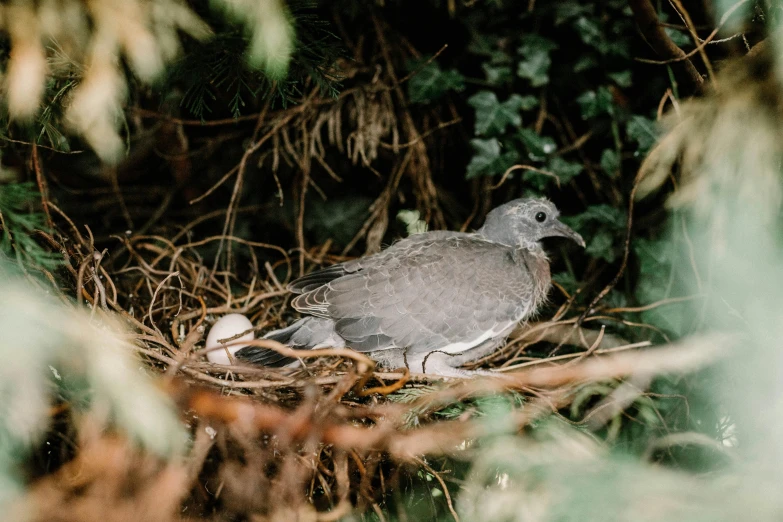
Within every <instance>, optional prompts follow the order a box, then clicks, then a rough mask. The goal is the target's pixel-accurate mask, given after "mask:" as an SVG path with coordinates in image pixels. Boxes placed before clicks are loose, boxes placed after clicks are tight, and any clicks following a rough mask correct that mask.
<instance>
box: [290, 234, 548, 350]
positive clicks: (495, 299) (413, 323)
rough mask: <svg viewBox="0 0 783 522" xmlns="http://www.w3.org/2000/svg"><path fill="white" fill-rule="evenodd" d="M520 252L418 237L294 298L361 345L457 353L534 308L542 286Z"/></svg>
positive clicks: (468, 240)
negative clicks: (419, 238) (392, 251)
mask: <svg viewBox="0 0 783 522" xmlns="http://www.w3.org/2000/svg"><path fill="white" fill-rule="evenodd" d="M386 252H389V251H388V250H387V251H386ZM517 252H518V251H514V250H512V249H510V248H508V247H505V246H503V245H499V244H496V243H491V242H488V241H485V240H482V239H480V238H476V237H474V236H464V235H462V236H460V235H456V236H448V237H442V238H436V239H431V240H421V241H418V242H414V243H412V244H410V245H409V246H408V247H407V248H405V249H404V250H403V249H401V250H400V251H398V252H397V253H396V254H391V253H390V254H389V255H387V256H385V257H384V258H383V259H376V260H374V261H373V262H372V263H370V264H369V266H366V267H364V268H362V269H360V270H357V271H354V272H352V273H347V274H345V275H343V276H342V277H338V278H336V279H334V280H332V281H330V282H329V283H327V284H325V285H323V286H320V287H318V288H316V289H315V290H312V291H311V292H308V293H305V294H304V295H301V296H298V297H297V298H296V299H294V301H293V303H292V304H293V306H294V307H295V308H296V309H297V310H299V311H302V312H305V313H309V314H313V315H317V316H321V317H328V318H331V319H333V320H334V321H335V323H336V324H335V330H336V332H337V333H338V334H339V335H340V336H341V337H343V338H344V339H345V340H346V344H347V345H348V346H350V347H351V348H354V349H355V350H358V351H374V350H379V349H386V348H394V347H399V348H408V350H409V353H414V354H415V353H424V352H428V351H432V350H445V351H449V350H453V351H454V352H455V353H457V352H459V351H462V350H464V349H468V348H470V347H472V346H474V345H475V344H478V343H479V342H481V341H483V340H486V339H487V338H489V337H494V336H497V335H499V334H500V333H501V332H503V331H505V330H507V329H508V328H509V327H510V326H511V325H513V324H514V323H515V322H516V321H518V320H520V319H521V318H523V317H525V316H527V315H529V314H530V313H531V312H532V311H533V309H534V307H535V305H536V302H537V301H538V300H539V298H538V296H537V295H536V292H537V288H538V287H539V285H537V284H536V281H535V280H534V277H535V276H534V274H532V273H531V271H530V269H529V268H528V263H527V262H526V261H525V259H523V256H520V255H518V254H517ZM547 284H548V282H547ZM487 336H489V337H487Z"/></svg>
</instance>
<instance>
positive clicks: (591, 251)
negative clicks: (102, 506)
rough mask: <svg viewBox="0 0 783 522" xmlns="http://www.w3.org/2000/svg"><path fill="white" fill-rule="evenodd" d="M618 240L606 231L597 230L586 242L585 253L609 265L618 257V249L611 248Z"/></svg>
mask: <svg viewBox="0 0 783 522" xmlns="http://www.w3.org/2000/svg"><path fill="white" fill-rule="evenodd" d="M618 239H620V238H619V237H617V236H616V235H615V234H612V233H611V232H609V231H607V230H603V229H601V230H598V231H597V232H596V233H594V234H593V235H592V236H591V237H590V239H589V240H588V241H587V247H586V248H585V252H586V253H587V254H588V255H589V256H592V257H594V258H596V259H604V260H605V261H606V262H608V263H611V262H612V261H614V260H615V259H617V257H618V256H619V251H618V249H615V248H612V245H613V244H614V242H615V241H617V240H618Z"/></svg>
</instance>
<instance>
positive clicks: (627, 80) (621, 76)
mask: <svg viewBox="0 0 783 522" xmlns="http://www.w3.org/2000/svg"><path fill="white" fill-rule="evenodd" d="M608 76H609V78H611V79H612V81H613V82H614V83H616V84H617V85H619V86H620V87H630V86H631V84H632V80H631V71H630V70H625V71H620V72H614V73H609V75H608Z"/></svg>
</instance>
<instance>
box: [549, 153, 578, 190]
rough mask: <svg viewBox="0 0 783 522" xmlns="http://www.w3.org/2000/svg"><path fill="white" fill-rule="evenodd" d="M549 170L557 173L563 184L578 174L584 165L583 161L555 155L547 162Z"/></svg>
mask: <svg viewBox="0 0 783 522" xmlns="http://www.w3.org/2000/svg"><path fill="white" fill-rule="evenodd" d="M547 170H549V171H550V172H552V173H554V174H556V175H557V177H558V179H559V180H560V183H561V184H566V183H568V182H569V181H571V180H572V179H574V178H575V177H576V176H578V175H579V174H580V173H581V172H582V170H584V166H583V165H582V164H581V163H576V162H573V161H567V160H564V159H563V158H561V157H560V156H553V157H552V158H550V160H549V163H548V164H547Z"/></svg>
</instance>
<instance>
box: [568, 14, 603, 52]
mask: <svg viewBox="0 0 783 522" xmlns="http://www.w3.org/2000/svg"><path fill="white" fill-rule="evenodd" d="M574 29H575V30H576V32H577V33H579V38H580V39H581V40H582V41H583V42H584V43H586V44H587V45H589V46H590V47H592V48H593V49H595V50H597V51H598V52H599V53H601V54H606V53H607V51H608V50H609V49H608V47H607V45H606V39H605V38H604V33H603V31H602V30H601V26H600V25H599V22H598V20H597V19H595V18H586V17H584V16H580V17H579V18H578V19H577V20H576V22H574Z"/></svg>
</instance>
